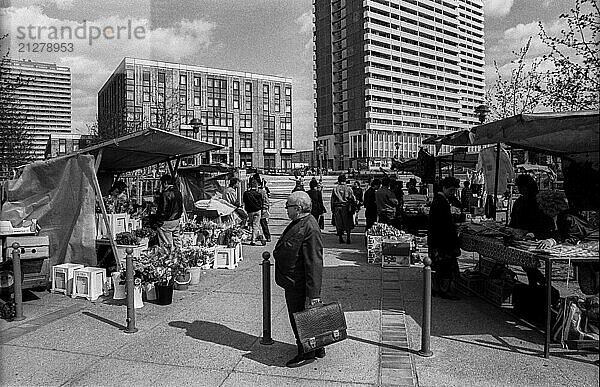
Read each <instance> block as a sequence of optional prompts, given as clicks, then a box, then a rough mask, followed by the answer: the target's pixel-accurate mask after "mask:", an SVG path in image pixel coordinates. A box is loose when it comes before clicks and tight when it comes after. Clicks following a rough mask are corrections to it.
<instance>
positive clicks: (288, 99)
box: [285, 87, 292, 114]
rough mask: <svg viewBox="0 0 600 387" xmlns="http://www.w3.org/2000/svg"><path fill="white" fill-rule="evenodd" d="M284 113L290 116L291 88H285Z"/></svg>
mask: <svg viewBox="0 0 600 387" xmlns="http://www.w3.org/2000/svg"><path fill="white" fill-rule="evenodd" d="M285 113H286V114H292V88H291V87H286V88H285Z"/></svg>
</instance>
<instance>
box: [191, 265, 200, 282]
mask: <svg viewBox="0 0 600 387" xmlns="http://www.w3.org/2000/svg"><path fill="white" fill-rule="evenodd" d="M201 275H202V268H201V267H198V266H193V267H190V285H198V284H199V283H200V276H201Z"/></svg>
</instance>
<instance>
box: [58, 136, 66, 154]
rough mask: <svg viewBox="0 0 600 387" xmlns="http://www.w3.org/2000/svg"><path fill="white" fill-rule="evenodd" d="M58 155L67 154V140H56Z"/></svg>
mask: <svg viewBox="0 0 600 387" xmlns="http://www.w3.org/2000/svg"><path fill="white" fill-rule="evenodd" d="M58 153H60V154H65V153H67V140H66V139H64V138H61V139H59V140H58Z"/></svg>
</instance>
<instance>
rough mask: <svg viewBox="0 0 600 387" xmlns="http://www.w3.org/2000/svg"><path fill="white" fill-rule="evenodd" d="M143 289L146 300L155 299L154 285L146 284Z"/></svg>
mask: <svg viewBox="0 0 600 387" xmlns="http://www.w3.org/2000/svg"><path fill="white" fill-rule="evenodd" d="M144 290H145V293H146V301H155V300H156V287H155V286H154V284H153V283H151V284H146V285H145V286H144Z"/></svg>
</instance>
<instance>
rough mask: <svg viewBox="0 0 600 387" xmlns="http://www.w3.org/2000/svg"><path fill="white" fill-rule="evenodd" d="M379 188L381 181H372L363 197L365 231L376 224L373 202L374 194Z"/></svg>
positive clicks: (375, 208) (375, 210) (374, 202)
mask: <svg viewBox="0 0 600 387" xmlns="http://www.w3.org/2000/svg"><path fill="white" fill-rule="evenodd" d="M379 187H381V180H379V179H373V180H372V181H371V186H370V187H369V189H367V191H366V192H365V195H364V204H365V220H366V226H365V230H368V229H370V228H371V227H373V224H375V222H377V202H376V201H375V193H376V192H377V190H378V189H379Z"/></svg>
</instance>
